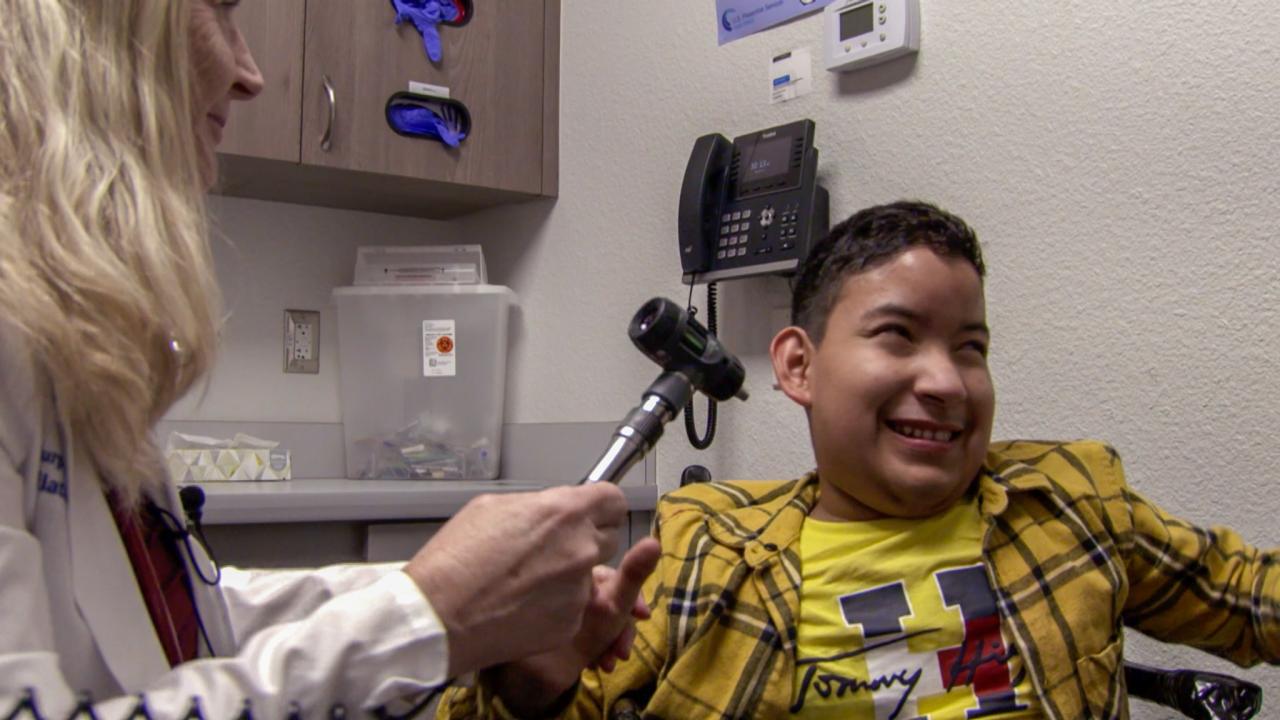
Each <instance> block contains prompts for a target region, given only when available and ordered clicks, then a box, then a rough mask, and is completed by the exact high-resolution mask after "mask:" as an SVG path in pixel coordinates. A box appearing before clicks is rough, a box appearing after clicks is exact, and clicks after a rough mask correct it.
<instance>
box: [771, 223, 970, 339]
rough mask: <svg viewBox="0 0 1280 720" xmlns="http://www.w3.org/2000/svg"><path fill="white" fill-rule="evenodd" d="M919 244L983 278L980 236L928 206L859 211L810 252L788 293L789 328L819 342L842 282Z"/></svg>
mask: <svg viewBox="0 0 1280 720" xmlns="http://www.w3.org/2000/svg"><path fill="white" fill-rule="evenodd" d="M917 245H923V246H925V247H928V248H930V249H931V250H933V251H934V252H936V253H938V254H939V255H948V256H951V257H959V258H964V259H965V260H968V261H969V263H970V264H971V265H973V267H974V269H975V270H977V271H978V277H979V278H981V277H983V276H984V275H985V274H986V268H985V266H983V264H982V248H981V247H979V245H978V237H977V236H976V235H974V233H973V230H971V229H970V228H969V226H968V225H967V224H965V221H963V220H961V219H960V218H958V217H956V216H955V215H952V214H951V213H949V212H947V211H945V210H941V209H939V208H938V207H936V206H934V205H930V204H929V203H924V202H918V201H900V202H896V203H891V204H889V205H877V206H875V207H870V208H867V209H866V210H860V211H858V212H856V213H854V214H853V216H852V217H850V218H849V219H848V220H845V221H844V222H842V223H840V224H839V225H836V226H835V227H833V228H831V232H829V233H827V235H826V237H824V238H822V239H821V240H819V241H818V243H817V244H816V245H814V247H813V248H812V249H811V250H810V252H809V257H807V258H806V259H805V261H804V262H803V263H802V264H801V266H800V270H799V272H798V273H797V275H796V284H795V289H794V290H792V292H791V324H792V325H798V326H800V327H801V328H804V331H805V332H807V333H808V334H809V337H810V338H812V339H813V342H814V343H819V342H821V341H822V336H823V333H824V332H825V330H826V327H827V316H828V315H830V314H831V309H832V308H833V307H835V304H836V301H837V300H839V299H840V292H841V290H842V289H843V288H844V282H845V280H846V279H847V278H848V277H849V276H850V275H853V274H855V273H859V272H862V271H863V270H866V269H868V268H870V267H872V266H874V265H876V264H879V263H881V262H884V261H886V260H889V259H890V258H892V257H893V256H895V255H897V254H898V253H900V252H903V251H905V250H908V249H910V248H912V247H915V246H917Z"/></svg>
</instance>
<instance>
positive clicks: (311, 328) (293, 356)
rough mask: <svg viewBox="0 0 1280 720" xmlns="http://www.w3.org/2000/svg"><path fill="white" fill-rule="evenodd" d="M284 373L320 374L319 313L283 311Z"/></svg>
mask: <svg viewBox="0 0 1280 720" xmlns="http://www.w3.org/2000/svg"><path fill="white" fill-rule="evenodd" d="M284 371H285V372H287V373H318V372H320V313H319V312H318V311H316V310H285V311H284Z"/></svg>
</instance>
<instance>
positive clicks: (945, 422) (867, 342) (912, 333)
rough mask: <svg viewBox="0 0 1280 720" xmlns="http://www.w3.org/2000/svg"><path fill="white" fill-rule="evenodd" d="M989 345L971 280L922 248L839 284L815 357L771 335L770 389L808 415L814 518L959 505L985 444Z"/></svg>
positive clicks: (970, 271) (799, 338)
mask: <svg viewBox="0 0 1280 720" xmlns="http://www.w3.org/2000/svg"><path fill="white" fill-rule="evenodd" d="M988 341H989V334H988V331H987V327H986V303H985V301H984V299H983V290H982V282H981V280H980V279H979V277H978V273H977V271H976V270H975V269H974V267H973V266H972V265H971V264H969V262H968V261H966V260H964V259H962V258H951V257H945V256H942V255H938V254H936V253H935V252H933V251H932V250H931V249H929V248H927V247H914V248H910V249H908V250H906V251H904V252H902V253H899V254H898V255H896V256H894V257H893V258H890V259H889V260H887V261H885V262H882V263H880V264H878V265H876V266H874V267H872V268H870V269H868V270H865V271H863V272H860V273H857V274H855V275H852V276H850V277H848V278H847V279H846V280H845V284H844V288H843V290H842V293H841V295H840V297H839V299H838V300H837V302H836V305H835V307H834V308H833V309H832V311H831V314H830V316H829V317H828V319H827V327H826V332H825V334H824V335H823V339H822V343H821V345H818V346H814V345H813V344H812V342H811V341H810V339H809V337H808V335H807V334H806V333H805V332H804V331H803V330H801V329H799V328H787V329H785V330H783V331H782V332H781V333H779V335H778V337H776V338H775V339H774V342H773V348H772V350H773V359H774V369H775V372H776V373H777V375H778V379H779V385H780V386H781V387H782V389H783V391H784V392H786V393H787V395H788V396H789V397H791V398H792V399H793V400H795V401H796V402H798V403H800V404H801V405H803V406H804V407H805V408H806V409H807V410H808V414H809V427H810V434H811V436H812V439H813V448H814V454H815V455H816V457H817V461H818V473H819V478H820V480H821V483H822V485H821V495H820V499H819V503H818V507H817V508H816V509H815V511H814V516H815V517H819V518H827V519H844V520H865V519H871V518H876V517H885V516H888V517H925V516H928V515H932V514H935V513H937V512H940V511H942V510H944V509H946V508H947V507H950V506H951V505H952V504H953V503H954V502H955V501H956V500H958V499H959V498H960V497H961V496H963V495H964V493H965V490H966V489H967V488H968V487H969V484H970V482H971V481H972V480H973V478H974V477H975V476H976V474H977V472H978V470H979V468H980V467H981V466H982V461H983V458H984V457H985V455H986V450H987V445H988V443H989V442H990V439H991V423H992V417H993V414H994V411H995V391H994V389H993V387H992V384H991V374H990V372H989V371H988V369H987V358H986V349H987V344H988Z"/></svg>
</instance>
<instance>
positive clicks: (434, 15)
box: [391, 0, 458, 62]
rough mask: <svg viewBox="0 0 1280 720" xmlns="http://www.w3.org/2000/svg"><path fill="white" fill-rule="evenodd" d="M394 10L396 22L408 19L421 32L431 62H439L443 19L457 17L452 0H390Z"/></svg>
mask: <svg viewBox="0 0 1280 720" xmlns="http://www.w3.org/2000/svg"><path fill="white" fill-rule="evenodd" d="M391 6H392V7H394V8H395V10H396V24H397V25H399V24H400V23H402V22H404V21H405V20H408V21H409V22H411V23H413V26H414V27H415V28H417V29H418V32H419V33H421V34H422V47H423V48H425V49H426V51H427V57H429V58H431V62H440V29H439V28H438V27H436V26H437V25H439V24H440V23H441V22H443V21H449V22H452V21H454V20H456V19H457V18H458V6H456V5H454V4H453V0H391Z"/></svg>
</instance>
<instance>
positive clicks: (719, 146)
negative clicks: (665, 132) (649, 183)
mask: <svg viewBox="0 0 1280 720" xmlns="http://www.w3.org/2000/svg"><path fill="white" fill-rule="evenodd" d="M732 157H733V144H732V143H730V142H729V141H728V140H727V139H726V138H725V137H724V136H723V135H720V134H718V133H713V134H711V135H703V136H702V137H700V138H698V140H697V141H696V142H695V143H694V144H693V152H691V153H690V154H689V164H688V165H687V166H686V167H685V170H684V184H683V185H682V186H681V187H680V216H679V221H678V231H679V238H678V240H679V243H680V264H681V266H682V267H683V269H684V272H685V274H686V275H687V274H689V273H701V272H706V271H707V270H709V269H710V268H711V257H712V253H714V252H715V242H716V237H717V229H718V228H719V225H720V207H721V205H722V204H723V202H724V200H725V190H726V188H725V177H726V175H727V173H728V169H729V161H730V160H731V159H732Z"/></svg>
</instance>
